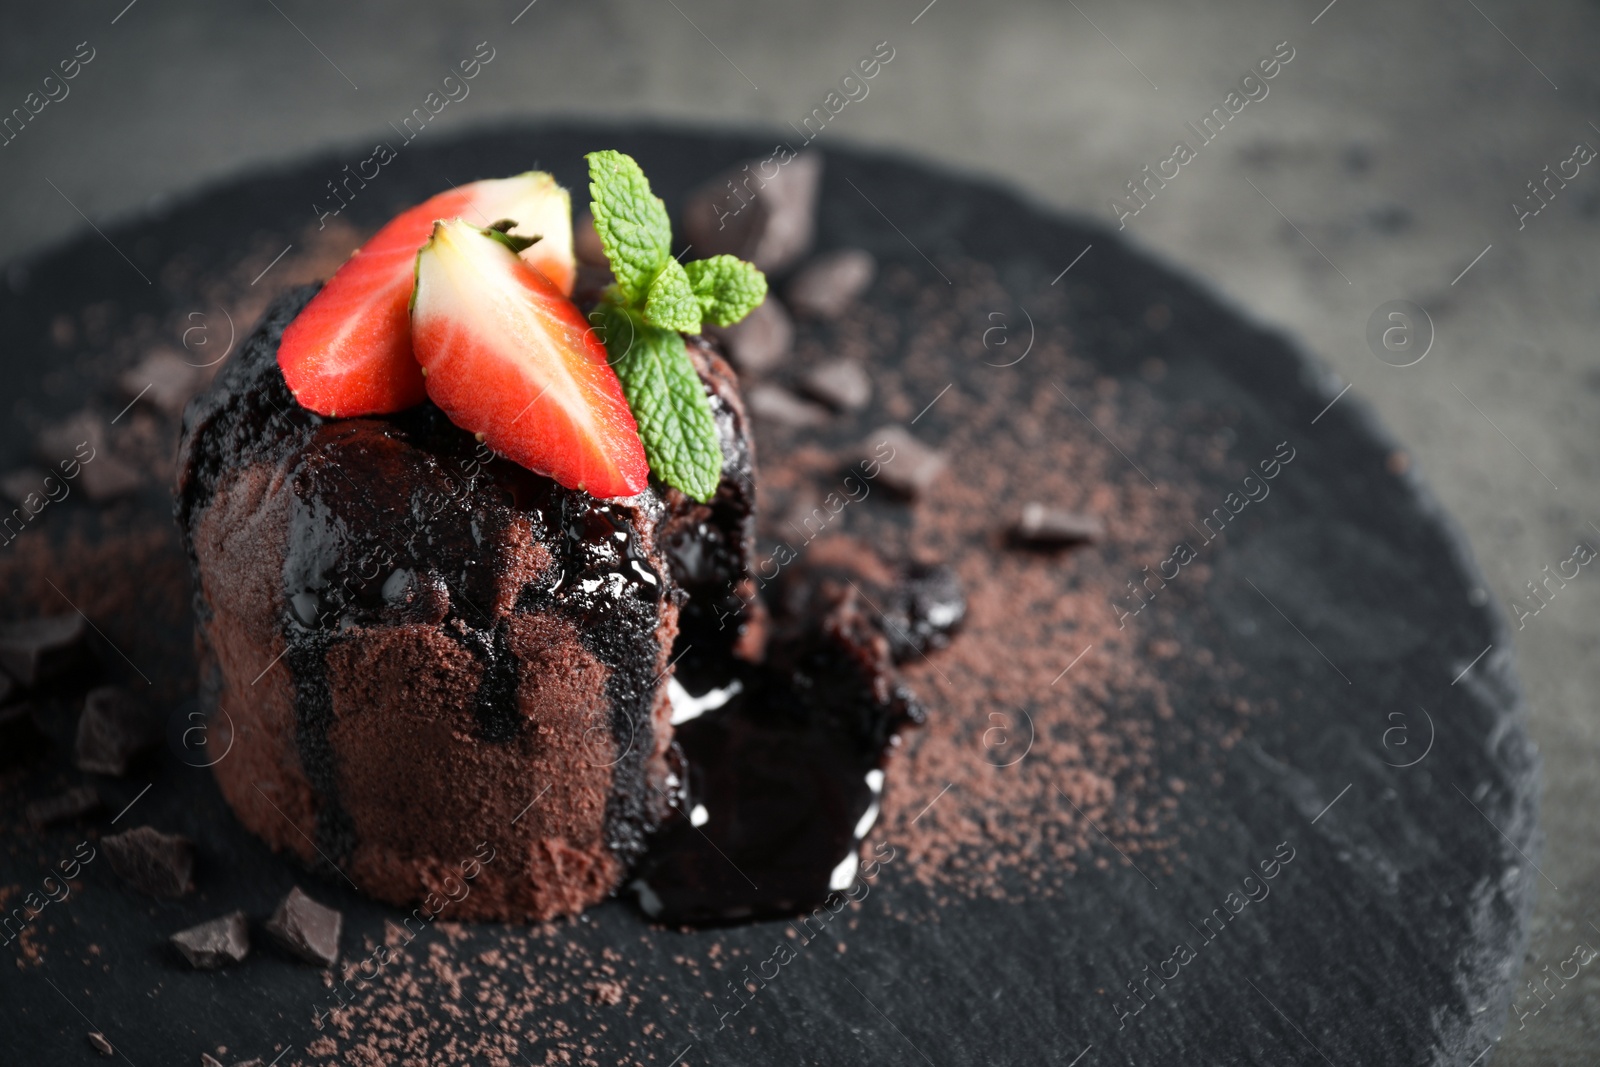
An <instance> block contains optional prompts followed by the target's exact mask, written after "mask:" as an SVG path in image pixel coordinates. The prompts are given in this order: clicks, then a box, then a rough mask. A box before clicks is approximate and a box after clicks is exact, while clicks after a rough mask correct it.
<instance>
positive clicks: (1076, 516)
mask: <svg viewBox="0 0 1600 1067" xmlns="http://www.w3.org/2000/svg"><path fill="white" fill-rule="evenodd" d="M1105 533H1106V525H1105V523H1104V522H1103V521H1102V520H1101V518H1100V516H1098V515H1090V514H1088V513H1086V512H1081V511H1069V510H1067V509H1066V508H1058V507H1053V506H1051V505H1049V504H1041V503H1039V502H1038V501H1029V502H1028V503H1026V504H1024V505H1022V514H1021V516H1020V517H1019V518H1018V519H1017V521H1016V523H1015V525H1013V526H1012V528H1011V537H1012V540H1014V541H1016V542H1017V543H1019V544H1023V545H1029V546H1033V547H1037V548H1057V547H1060V546H1062V545H1071V544H1079V543H1081V542H1084V541H1098V540H1100V539H1101V538H1102V537H1104V536H1105Z"/></svg>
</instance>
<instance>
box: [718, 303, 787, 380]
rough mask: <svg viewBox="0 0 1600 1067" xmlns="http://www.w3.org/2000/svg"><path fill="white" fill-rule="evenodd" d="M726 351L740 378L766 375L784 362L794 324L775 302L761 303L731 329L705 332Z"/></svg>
mask: <svg viewBox="0 0 1600 1067" xmlns="http://www.w3.org/2000/svg"><path fill="white" fill-rule="evenodd" d="M707 332H709V333H711V334H712V335H713V336H715V337H719V338H721V339H722V341H723V343H724V344H726V345H727V347H728V356H729V358H730V359H731V360H732V361H733V365H734V366H735V367H736V368H738V371H739V373H740V374H748V375H760V374H766V373H767V372H768V371H771V370H772V369H773V368H774V367H777V366H778V365H779V364H780V363H782V362H783V360H784V357H785V356H787V355H788V354H789V351H790V349H792V348H793V347H794V324H793V323H792V322H790V321H789V313H788V312H787V311H785V310H783V305H782V304H780V303H778V302H777V301H776V300H772V299H768V300H763V301H762V302H761V303H760V304H758V305H756V309H755V310H754V311H752V312H750V314H748V315H746V316H745V317H744V318H743V319H740V320H739V321H738V322H736V323H734V324H733V325H732V326H716V327H711V328H709V329H708V331H707Z"/></svg>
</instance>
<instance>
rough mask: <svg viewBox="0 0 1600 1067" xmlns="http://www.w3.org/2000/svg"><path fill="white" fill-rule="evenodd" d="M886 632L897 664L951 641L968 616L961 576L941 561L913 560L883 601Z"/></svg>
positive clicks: (884, 629)
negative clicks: (921, 561) (924, 561)
mask: <svg viewBox="0 0 1600 1067" xmlns="http://www.w3.org/2000/svg"><path fill="white" fill-rule="evenodd" d="M882 607H883V618H882V619H881V620H880V621H881V622H882V624H883V632H884V635H885V636H886V637H888V638H889V648H890V651H891V653H892V654H893V656H894V661H895V662H896V663H903V662H904V661H906V660H908V659H910V658H911V657H913V656H918V655H924V654H926V653H927V652H929V651H930V650H932V649H936V648H944V647H945V646H947V645H949V644H950V635H951V634H953V633H955V632H956V630H958V629H959V628H960V627H961V622H962V620H963V619H965V618H966V616H967V599H966V597H965V595H963V593H962V592H961V579H960V578H958V577H957V576H956V572H955V571H953V570H951V569H950V568H949V567H947V566H945V565H944V564H942V563H911V564H908V565H907V566H906V567H905V568H904V570H903V571H902V572H901V574H900V577H899V580H898V581H897V582H895V584H894V586H893V587H892V588H891V589H890V591H889V594H888V596H887V597H886V602H884V603H883V605H882Z"/></svg>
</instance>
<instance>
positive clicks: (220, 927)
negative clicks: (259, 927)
mask: <svg viewBox="0 0 1600 1067" xmlns="http://www.w3.org/2000/svg"><path fill="white" fill-rule="evenodd" d="M169 940H171V942H172V946H173V947H174V948H176V949H177V950H178V952H179V953H180V954H182V956H183V958H184V959H186V960H188V961H189V966H191V967H194V968H196V969H197V970H205V971H209V970H212V969H214V968H217V967H226V966H227V965H228V964H230V963H239V962H241V961H242V960H243V959H244V958H245V957H246V956H248V955H249V954H250V925H249V923H248V922H246V921H245V917H244V912H242V911H236V912H233V913H232V914H230V915H224V916H222V917H221V918H218V919H212V920H211V921H210V922H203V923H200V924H199V925H198V926H191V927H189V928H188V929H187V930H180V931H178V932H177V933H175V934H173V935H172V937H171V938H170V939H169Z"/></svg>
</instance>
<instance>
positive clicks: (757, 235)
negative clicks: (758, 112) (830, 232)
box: [683, 152, 822, 273]
mask: <svg viewBox="0 0 1600 1067" xmlns="http://www.w3.org/2000/svg"><path fill="white" fill-rule="evenodd" d="M775 162H776V161H775V160H768V159H753V160H750V161H749V162H748V163H746V164H744V165H742V166H739V167H735V168H733V169H731V170H729V171H727V172H726V173H723V174H719V175H717V176H716V177H715V178H712V179H711V180H710V181H709V182H707V183H705V184H704V185H702V186H700V187H699V188H698V189H696V190H695V191H694V192H692V193H690V194H689V198H688V200H687V201H686V202H685V203H684V207H683V234H684V237H685V238H686V239H687V240H688V241H689V242H690V243H691V244H692V245H694V249H695V255H696V256H713V255H719V254H724V253H726V254H728V255H734V256H738V257H739V258H740V259H747V260H749V261H750V262H751V263H754V264H755V265H756V266H757V267H760V268H761V269H762V270H763V271H766V272H768V273H775V272H780V271H783V270H784V269H786V268H787V267H790V266H792V265H794V264H795V263H797V262H799V261H800V258H801V257H802V256H804V255H805V254H806V253H807V252H808V251H810V250H811V243H812V241H813V240H814V238H815V236H816V229H817V195H818V193H819V192H820V191H821V188H822V157H821V156H820V155H818V154H817V153H815V152H801V153H800V154H799V155H797V156H794V157H792V158H791V159H789V161H788V162H785V163H782V164H781V165H778V166H777V169H776V172H774V173H769V172H771V171H772V167H773V164H774V163H775ZM763 164H766V166H765V167H763Z"/></svg>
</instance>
